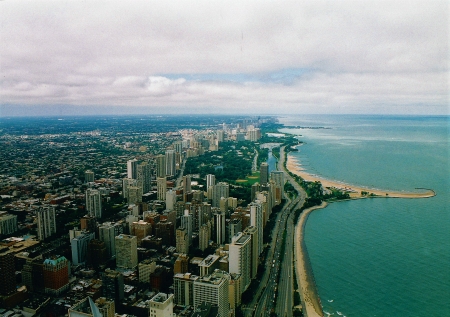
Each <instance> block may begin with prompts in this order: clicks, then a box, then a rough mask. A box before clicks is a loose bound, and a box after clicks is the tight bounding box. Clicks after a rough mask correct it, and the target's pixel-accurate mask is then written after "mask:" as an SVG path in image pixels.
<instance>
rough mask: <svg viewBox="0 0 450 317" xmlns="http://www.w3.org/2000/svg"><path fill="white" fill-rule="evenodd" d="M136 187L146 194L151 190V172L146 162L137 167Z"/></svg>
mask: <svg viewBox="0 0 450 317" xmlns="http://www.w3.org/2000/svg"><path fill="white" fill-rule="evenodd" d="M136 178H137V185H138V186H139V187H141V188H142V192H143V193H144V194H145V193H148V192H149V191H150V190H151V189H152V170H151V168H150V165H149V164H148V163H147V162H143V163H141V164H139V165H138V166H137V175H136Z"/></svg>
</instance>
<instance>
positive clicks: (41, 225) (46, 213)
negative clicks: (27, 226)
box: [36, 206, 56, 240]
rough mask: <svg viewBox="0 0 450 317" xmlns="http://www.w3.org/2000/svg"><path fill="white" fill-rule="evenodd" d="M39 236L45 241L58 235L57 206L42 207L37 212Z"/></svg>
mask: <svg viewBox="0 0 450 317" xmlns="http://www.w3.org/2000/svg"><path fill="white" fill-rule="evenodd" d="M36 214H37V234H38V239H39V240H44V239H45V238H48V237H50V236H51V235H53V234H55V233H56V219H55V206H42V207H40V208H39V209H38V210H37V212H36Z"/></svg>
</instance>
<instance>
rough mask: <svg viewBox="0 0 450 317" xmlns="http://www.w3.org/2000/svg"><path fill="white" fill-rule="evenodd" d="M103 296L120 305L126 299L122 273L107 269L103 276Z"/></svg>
mask: <svg viewBox="0 0 450 317" xmlns="http://www.w3.org/2000/svg"><path fill="white" fill-rule="evenodd" d="M101 276H102V291H103V296H104V297H106V298H109V299H114V301H116V302H118V303H120V302H121V301H122V300H123V298H124V287H125V285H124V281H123V275H122V273H120V272H117V271H114V270H110V269H106V270H105V273H103V274H102V275H101Z"/></svg>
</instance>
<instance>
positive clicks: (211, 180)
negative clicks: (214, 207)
mask: <svg viewBox="0 0 450 317" xmlns="http://www.w3.org/2000/svg"><path fill="white" fill-rule="evenodd" d="M214 185H216V175H214V174H208V175H206V190H208V189H209V188H210V187H211V186H214Z"/></svg>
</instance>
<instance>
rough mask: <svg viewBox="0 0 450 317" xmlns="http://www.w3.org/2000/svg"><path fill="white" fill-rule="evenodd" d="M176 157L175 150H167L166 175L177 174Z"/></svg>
mask: <svg viewBox="0 0 450 317" xmlns="http://www.w3.org/2000/svg"><path fill="white" fill-rule="evenodd" d="M176 172H177V171H176V159H175V150H167V151H166V175H167V176H175V175H176Z"/></svg>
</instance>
